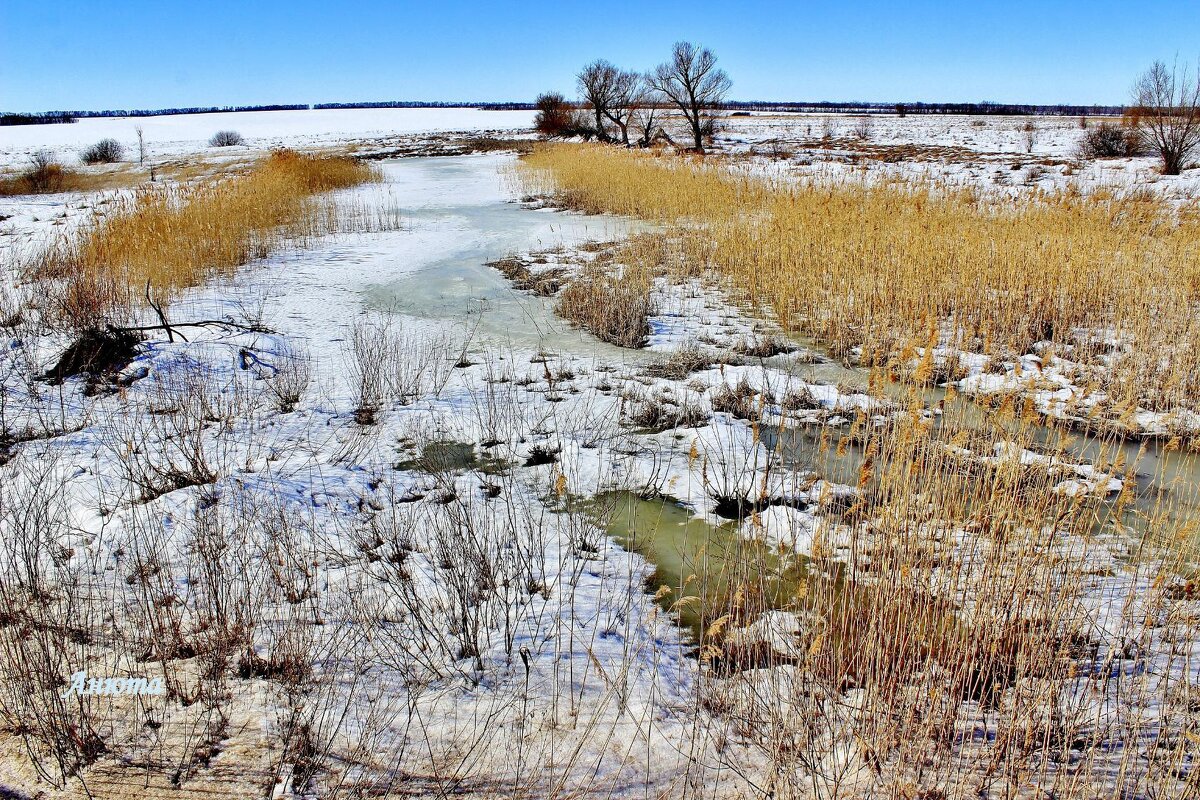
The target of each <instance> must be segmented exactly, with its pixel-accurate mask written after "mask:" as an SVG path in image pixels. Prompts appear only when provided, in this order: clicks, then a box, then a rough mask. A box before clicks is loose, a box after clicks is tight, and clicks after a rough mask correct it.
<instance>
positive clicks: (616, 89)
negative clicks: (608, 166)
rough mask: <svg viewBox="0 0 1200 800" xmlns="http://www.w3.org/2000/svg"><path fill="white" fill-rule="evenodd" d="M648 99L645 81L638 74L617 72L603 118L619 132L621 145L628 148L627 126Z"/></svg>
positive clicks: (623, 71) (625, 71)
mask: <svg viewBox="0 0 1200 800" xmlns="http://www.w3.org/2000/svg"><path fill="white" fill-rule="evenodd" d="M648 99H649V92H647V89H646V84H645V79H644V78H643V77H642V75H641V74H640V73H637V72H631V71H627V70H617V72H616V75H615V76H614V78H613V88H612V98H611V101H610V103H609V106H608V108H607V109H606V110H605V112H604V116H605V117H607V118H608V120H609V121H610V122H612V124H614V125H616V126H617V130H619V131H620V132H621V144H623V145H625V146H626V147H628V146H629V125H630V123H631V122H633V116H634V114H635V113H637V111H638V110H639V109H640V108H641V107H642V106H643V105H645V104H646V102H647V101H648Z"/></svg>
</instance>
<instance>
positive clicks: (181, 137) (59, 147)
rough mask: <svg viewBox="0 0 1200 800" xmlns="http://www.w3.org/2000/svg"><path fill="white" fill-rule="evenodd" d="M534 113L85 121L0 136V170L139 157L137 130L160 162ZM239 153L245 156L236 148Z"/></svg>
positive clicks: (520, 125)
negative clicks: (98, 157)
mask: <svg viewBox="0 0 1200 800" xmlns="http://www.w3.org/2000/svg"><path fill="white" fill-rule="evenodd" d="M532 124H533V112H530V111H481V110H478V109H473V108H372V109H366V108H363V109H322V110H308V111H245V112H237V113H213V114H176V115H164V116H157V117H102V118H100V117H86V118H83V119H80V120H78V121H77V122H74V123H70V124H65V125H28V126H25V125H18V126H13V127H6V128H4V129H3V130H0V166H12V165H14V164H19V163H20V161H21V160H22V159H23V158H24V157H27V156H28V155H29V154H31V153H33V152H36V151H37V150H49V151H50V152H52V153H53V154H54V155H56V156H57V157H59V158H60V159H62V160H63V161H64V162H66V163H72V162H74V161H75V158H76V155H77V154H78V153H79V151H80V150H82V149H83V148H84V147H86V146H88V145H90V144H94V143H96V142H98V141H100V140H101V139H107V138H112V139H116V140H117V141H118V142H121V144H123V145H124V146H125V147H126V149H127V150H128V152H129V153H130V154H133V155H135V156H136V154H137V147H138V135H137V131H138V128H141V129H142V138H143V140H144V142H145V144H146V149H147V151H148V153H149V154H150V155H151V156H152V157H155V158H163V157H167V158H170V157H177V156H181V155H192V154H195V153H198V152H204V151H205V150H206V149H208V140H209V139H210V138H211V137H212V135H213V134H214V133H216V132H218V131H237V132H238V133H240V134H241V135H242V136H243V137H245V139H246V145H245V147H246V148H251V149H255V150H264V149H270V148H272V147H280V146H287V147H327V146H338V145H345V144H348V143H351V142H355V141H363V140H378V139H386V138H391V137H397V136H404V135H409V134H435V133H449V132H460V133H461V132H474V133H483V132H485V131H491V132H495V133H507V132H515V131H526V132H527V131H528V129H529V128H530V126H531V125H532ZM237 149H242V148H237Z"/></svg>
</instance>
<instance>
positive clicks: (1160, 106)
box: [1133, 61, 1200, 175]
mask: <svg viewBox="0 0 1200 800" xmlns="http://www.w3.org/2000/svg"><path fill="white" fill-rule="evenodd" d="M1197 73H1198V74H1189V72H1188V69H1187V67H1186V66H1184V67H1182V68H1181V67H1179V66H1178V65H1175V66H1174V67H1171V68H1168V67H1167V65H1166V64H1164V63H1163V62H1161V61H1155V62H1154V65H1153V66H1152V67H1150V69H1148V70H1146V72H1145V74H1143V75H1142V77H1141V78H1139V79H1138V82H1137V83H1136V84H1134V86H1133V105H1134V109H1133V113H1134V114H1135V115H1136V119H1137V124H1138V127H1139V129H1140V130H1141V131H1142V136H1143V137H1144V138H1145V140H1146V143H1147V145H1148V146H1149V147H1150V148H1152V149H1153V150H1155V151H1157V152H1158V155H1159V157H1161V158H1162V168H1163V174H1165V175H1178V174H1179V173H1180V172H1181V171H1182V170H1183V168H1184V167H1185V166H1187V162H1188V159H1189V158H1190V157H1191V154H1192V151H1194V150H1195V149H1196V146H1197V144H1200V66H1198V67H1197Z"/></svg>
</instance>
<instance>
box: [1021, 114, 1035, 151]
mask: <svg viewBox="0 0 1200 800" xmlns="http://www.w3.org/2000/svg"><path fill="white" fill-rule="evenodd" d="M1037 141H1038V127H1037V123H1036V122H1034V121H1033V120H1032V119H1027V120H1025V123H1024V124H1023V125H1021V144H1022V145H1023V146H1024V148H1025V152H1026V153H1032V152H1033V148H1034V147H1036V146H1037Z"/></svg>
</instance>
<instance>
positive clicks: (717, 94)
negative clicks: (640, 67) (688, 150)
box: [646, 42, 732, 152]
mask: <svg viewBox="0 0 1200 800" xmlns="http://www.w3.org/2000/svg"><path fill="white" fill-rule="evenodd" d="M646 82H647V83H648V84H649V86H650V88H652V89H654V90H655V91H657V92H660V93H661V94H663V95H664V96H665V97H666V98H667V99H668V100H670V101H671V102H672V103H673V104H674V105H675V106H677V107H678V108H679V110H680V112H682V113H683V116H684V119H686V120H687V123H688V127H690V128H691V131H692V138H693V139H694V140H695V146H696V150H697V151H699V152H704V131H705V128H706V127H707V126H706V124H705V123H706V121H707V120H708V119H709V118H710V116H711V114H712V112H713V110H714V109H716V108H717V107H718V106H720V105H721V101H722V100H724V99H725V93H726V92H728V91H729V87H730V86H731V85H732V81H730V80H729V76H728V75H726V74H725V70H723V69H720V68H718V67H717V57H716V56H715V55H713V52H712V51H711V50H709V49H708V48H701V47H698V46H696V45H694V44H692V43H691V42H677V43H676V44H675V50H674V52H673V53H672V57H671V60H670V61H668V62H667V63H665V64H659V65H658V68H657V69H655V70H654V71H653V72H651V73H650V74H649V75H647V76H646Z"/></svg>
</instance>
